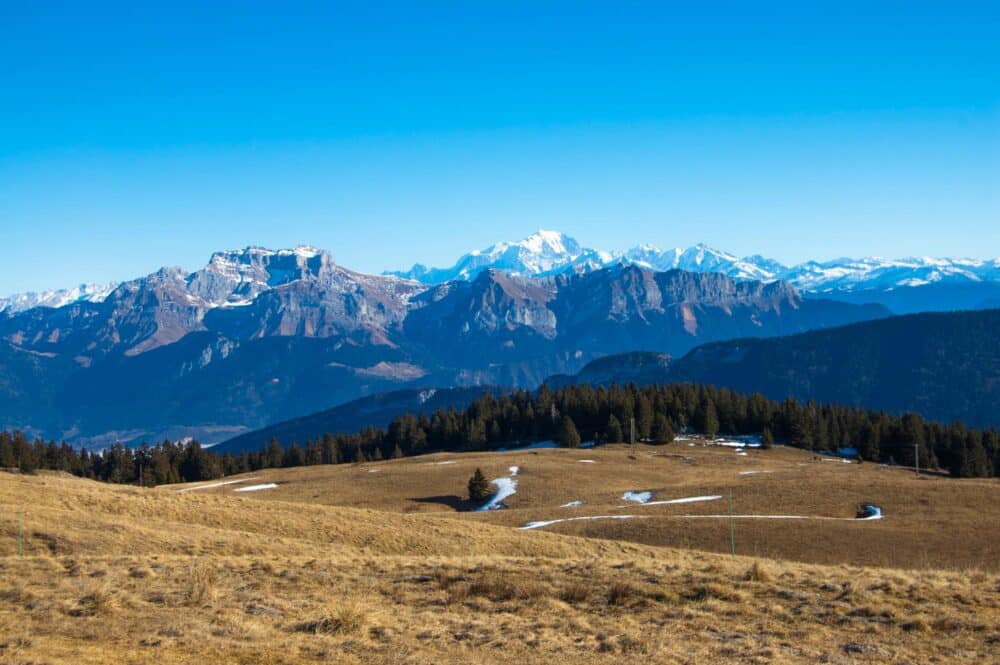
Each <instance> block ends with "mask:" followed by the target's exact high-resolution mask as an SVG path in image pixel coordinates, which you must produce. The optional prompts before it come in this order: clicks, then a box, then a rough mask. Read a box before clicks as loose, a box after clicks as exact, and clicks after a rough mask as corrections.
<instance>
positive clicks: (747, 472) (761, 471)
mask: <svg viewBox="0 0 1000 665" xmlns="http://www.w3.org/2000/svg"><path fill="white" fill-rule="evenodd" d="M758 473H774V471H771V470H766V471H765V470H755V471H740V475H741V476H754V475H757V474H758Z"/></svg>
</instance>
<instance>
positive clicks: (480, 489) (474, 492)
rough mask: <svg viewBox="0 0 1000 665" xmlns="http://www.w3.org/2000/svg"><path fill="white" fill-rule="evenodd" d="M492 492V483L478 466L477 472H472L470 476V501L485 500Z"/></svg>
mask: <svg viewBox="0 0 1000 665" xmlns="http://www.w3.org/2000/svg"><path fill="white" fill-rule="evenodd" d="M491 495H492V492H490V484H489V482H487V480H486V476H484V475H483V472H482V470H481V469H479V468H478V467H477V468H476V472H475V473H473V474H472V477H471V478H469V500H470V501H485V500H486V499H488V498H490V496H491Z"/></svg>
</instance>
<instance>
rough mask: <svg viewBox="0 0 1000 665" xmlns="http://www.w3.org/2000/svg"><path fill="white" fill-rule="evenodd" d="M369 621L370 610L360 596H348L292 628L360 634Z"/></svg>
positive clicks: (325, 633) (299, 630)
mask: <svg viewBox="0 0 1000 665" xmlns="http://www.w3.org/2000/svg"><path fill="white" fill-rule="evenodd" d="M370 622H371V610H370V609H369V607H368V604H367V602H366V601H364V600H363V599H361V598H349V599H346V600H345V601H344V602H342V603H340V604H338V605H335V606H328V607H327V609H326V611H325V612H324V613H323V616H321V617H320V618H318V619H315V620H313V621H307V622H305V623H300V624H296V625H295V627H294V630H296V631H298V632H304V633H314V634H316V635H339V636H358V635H361V634H362V632H363V631H364V630H365V628H366V627H367V626H368V624H369V623H370Z"/></svg>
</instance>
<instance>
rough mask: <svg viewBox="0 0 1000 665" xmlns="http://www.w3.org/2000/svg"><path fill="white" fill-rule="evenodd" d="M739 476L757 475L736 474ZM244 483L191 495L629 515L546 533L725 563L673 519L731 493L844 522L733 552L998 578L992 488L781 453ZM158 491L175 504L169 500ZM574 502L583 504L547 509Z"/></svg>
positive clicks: (697, 452) (756, 533) (495, 520)
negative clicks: (631, 500) (627, 500)
mask: <svg viewBox="0 0 1000 665" xmlns="http://www.w3.org/2000/svg"><path fill="white" fill-rule="evenodd" d="M580 460H593V463H588V462H580ZM441 462H450V463H448V464H441ZM511 465H518V466H520V474H519V476H518V487H517V494H515V495H514V496H512V497H511V498H510V499H509V500H507V501H506V502H505V503H506V504H507V506H508V507H509V510H502V511H495V512H491V513H470V512H462V511H464V510H467V509H468V507H469V506H468V505H467V504H466V503H465V502H464V500H463V499H464V498H465V494H464V493H465V491H466V489H465V488H466V484H467V482H468V479H469V477H470V476H471V475H472V472H473V471H474V470H475V469H476V468H477V467H481V468H482V469H483V472H484V473H485V474H486V475H487V477H488V478H491V479H492V478H496V477H499V476H506V475H508V470H507V469H508V467H509V466H511ZM748 470H752V471H768V472H769V473H757V474H752V475H740V472H741V471H748ZM247 477H250V478H257V480H252V481H248V484H256V483H265V482H276V483H278V485H279V487H278V488H277V489H273V490H265V491H259V492H244V493H234V490H235V489H236V488H237V487H239V484H233V485H226V486H223V487H217V488H211V489H208V490H195V491H193V492H191V494H199V493H206V492H207V493H219V494H229V495H235V496H240V497H243V498H246V499H248V500H254V501H259V502H261V503H265V502H267V503H270V502H272V501H296V502H303V503H309V504H312V505H315V504H324V505H332V506H342V507H358V508H374V509H377V510H383V511H394V512H402V513H406V514H407V515H420V516H430V515H432V514H433V515H438V516H450V517H453V518H457V519H462V520H470V521H475V522H476V523H489V524H499V525H504V526H513V527H520V526H522V525H524V524H525V523H527V522H530V521H536V520H553V519H559V518H566V517H579V516H586V515H610V514H633V515H641V516H643V519H633V520H612V521H607V520H605V521H575V522H563V523H559V524H554V525H552V526H548V527H545V528H544V531H547V532H552V533H562V534H571V535H579V536H587V537H592V538H603V539H611V540H616V541H631V542H636V543H643V544H647V545H657V546H668V547H683V548H692V549H698V550H706V551H715V552H729V550H730V533H729V524H728V521H727V520H725V519H697V520H695V519H688V518H684V517H681V516H683V515H691V514H695V515H706V514H724V513H726V512H727V511H728V499H729V493H730V491H732V492H733V496H734V511H735V513H737V514H771V515H809V516H820V517H839V518H845V519H843V520H749V519H740V520H738V521H737V522H736V525H735V531H736V538H735V540H736V549H737V553H738V554H747V555H751V556H761V557H768V558H781V559H794V560H797V561H803V562H810V563H824V564H840V563H850V564H856V565H866V566H884V567H900V568H927V567H931V568H938V567H946V568H951V569H955V570H965V569H967V568H983V569H984V570H989V571H994V572H998V571H1000V543H998V536H997V534H996V529H995V525H996V524H998V523H1000V482H998V481H997V480H954V479H951V478H943V477H931V476H922V477H919V478H917V477H915V476H914V475H913V473H911V472H907V471H904V470H902V469H887V468H882V467H880V466H879V465H876V464H870V463H869V464H841V463H839V462H833V461H820V459H819V458H816V457H815V456H813V455H811V454H809V453H806V452H804V451H801V450H794V449H788V448H780V447H779V448H775V449H773V450H769V451H751V452H750V453H749V454H748V455H747V456H741V455H737V454H736V453H735V452H734V451H733V450H731V449H723V448H718V447H702V446H689V445H687V443H683V444H672V445H669V446H661V447H656V446H638V447H637V453H636V455H635V456H634V459H633V458H632V456H631V455H630V451H629V449H628V447H627V446H606V447H600V448H596V449H591V450H531V451H514V452H507V453H466V454H438V455H430V456H426V457H418V458H410V459H403V460H391V461H386V462H378V463H373V464H364V465H341V466H324V467H305V468H296V469H275V470H266V471H261V472H257V473H253V474H248V475H247ZM236 478H237V479H238V478H239V477H236ZM626 490H652V491H653V492H654V499H674V498H682V497H691V496H704V495H721V496H723V497H724V498H723V499H722V500H718V501H712V502H704V503H687V504H677V505H661V506H646V507H638V506H630V507H628V508H624V509H623V508H620V506H621V505H622V504H623V503H624V502H623V501H622V500H621V496H622V493H623V492H625V491H626ZM160 491H164V492H175V491H176V488H173V487H171V488H161V490H160ZM574 500H582V501H584V505H582V506H580V507H578V508H560V507H559V506H561V505H563V504H565V503H567V502H570V501H574ZM864 501H871V502H874V503H877V504H878V505H880V506H882V507H883V508H884V509H885V514H886V519H884V520H882V521H878V522H856V521H852V520H851V519H850V518H852V517H853V516H854V513H855V510H856V509H857V506H858V504H859V503H861V502H864ZM536 533H541V531H538V532H536Z"/></svg>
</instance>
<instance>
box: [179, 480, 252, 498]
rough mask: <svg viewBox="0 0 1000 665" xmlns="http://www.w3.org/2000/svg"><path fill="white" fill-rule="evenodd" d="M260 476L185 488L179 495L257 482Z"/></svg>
mask: <svg viewBox="0 0 1000 665" xmlns="http://www.w3.org/2000/svg"><path fill="white" fill-rule="evenodd" d="M257 478H259V476H254V477H252V478H240V479H239V480H225V481H223V482H220V483H209V484H208V485H198V486H197V487H185V488H184V489H182V490H177V493H178V494H183V493H184V492H193V491H195V490H207V489H211V488H213V487H222V486H223V485H235V484H237V483H245V482H247V481H248V480H257Z"/></svg>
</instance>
